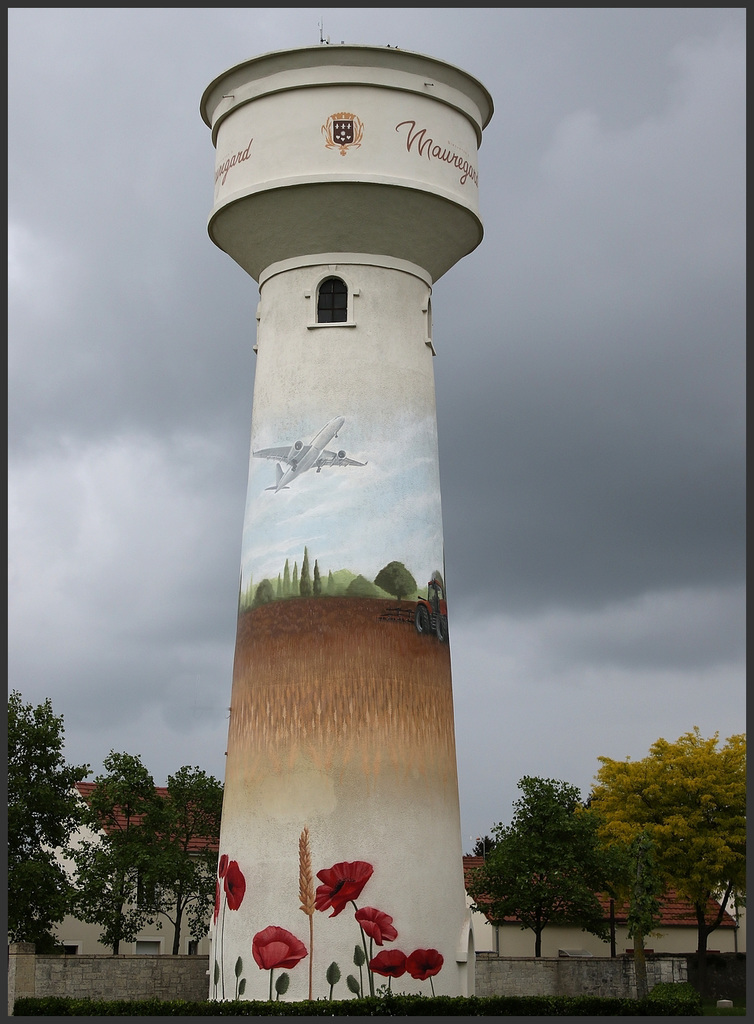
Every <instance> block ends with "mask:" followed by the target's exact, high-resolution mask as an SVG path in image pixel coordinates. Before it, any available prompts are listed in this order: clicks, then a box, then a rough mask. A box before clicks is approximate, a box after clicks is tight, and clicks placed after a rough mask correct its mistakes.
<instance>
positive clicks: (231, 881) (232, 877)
mask: <svg viewBox="0 0 754 1024" xmlns="http://www.w3.org/2000/svg"><path fill="white" fill-rule="evenodd" d="M223 886H224V887H225V895H226V896H227V898H228V910H238V908H239V907H240V906H241V904H242V903H243V898H244V894H245V893H246V879H245V878H244V876H243V872H242V871H241V869H240V868H239V866H238V861H237V860H231V861H229V862H228V867H227V868H226V870H225V875H224V876H223Z"/></svg>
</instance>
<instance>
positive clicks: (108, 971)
mask: <svg viewBox="0 0 754 1024" xmlns="http://www.w3.org/2000/svg"><path fill="white" fill-rule="evenodd" d="M8 952H9V955H8V1014H9V1015H11V1014H12V1012H13V1002H14V1000H15V999H20V998H22V997H24V996H38V997H40V998H44V997H45V996H71V997H77V998H85V997H89V998H91V999H153V998H156V999H186V1000H198V1001H200V1002H203V1001H204V1000H206V999H207V997H208V992H209V977H208V974H207V971H208V968H209V958H208V957H206V956H185V955H184V956H134V955H126V956H105V955H93V954H92V955H90V954H83V955H79V956H48V955H43V954H40V955H39V956H35V953H34V946H32V945H30V944H28V943H16V944H14V945H12V946H10V947H9V951H8ZM694 959H695V958H694V957H693V956H691V957H688V956H684V955H681V956H670V955H668V956H663V955H660V954H658V955H655V956H648V957H647V980H648V983H649V987H650V988H652V987H654V985H656V984H658V983H659V982H682V981H691V982H692V983H694V982H695V980H696V978H695V976H694V975H695V971H694V969H693V968H694V964H693V963H692V964H691V965H690V966H691V970H690V969H689V960H692V961H693V960H694ZM721 959H725V960H726V963H725V965H724V967H725V969H724V970H723V969H722V968H721V967H720V966H719V964H718V963H717V960H721ZM745 967H746V957H745V956H744V955H743V954H738V955H733V954H731V956H730V957H727V958H721V957H719V956H718V957H717V958H714V957H712V956H710V958H709V965H708V977H709V982H710V984H709V987H710V989H713V990H714V992H715V995H718V988H719V995H720V997H721V998H722V997H724V998H737V997H738V996H740V995H743V994H745V991H746V987H745V979H744V973H745ZM723 976H724V977H723ZM713 979H714V983H713ZM476 995H477V996H480V997H483V996H498V995H505V996H581V995H589V996H608V997H619V998H626V997H628V998H633V997H635V996H636V979H635V974H634V961H633V959H632V958H631V957H616V958H614V959H611V958H610V957H584V958H575V957H574V958H569V957H540V958H539V959H537V958H534V957H501V956H498V955H497V954H496V953H477V955H476Z"/></svg>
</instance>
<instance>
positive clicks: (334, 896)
mask: <svg viewBox="0 0 754 1024" xmlns="http://www.w3.org/2000/svg"><path fill="white" fill-rule="evenodd" d="M373 871H374V868H373V867H372V865H371V864H367V862H366V861H365V860H353V861H341V862H340V864H333V866H332V867H331V868H323V870H322V871H318V872H317V878H319V879H320V880H321V881H322V882H323V883H324V884H323V885H318V886H317V892H316V895H315V902H314V905H315V907H316V908H317V910H327V909H328V908H329V907H332V914H330V917H337V916H338V914H339V913H340V912H341V910H343V909H344V907H345V906H346V904H348V903H349V902H350V901H351V900H355V899H358V898H359V896H360V895H361V890H362V889H363V888H364V886H365V885H366V884H367V882H368V881H369V879H370V878H371V877H372V872H373Z"/></svg>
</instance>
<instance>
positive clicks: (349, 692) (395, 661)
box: [228, 597, 456, 790]
mask: <svg viewBox="0 0 754 1024" xmlns="http://www.w3.org/2000/svg"><path fill="white" fill-rule="evenodd" d="M394 606H395V602H394V601H393V602H392V603H391V602H386V601H384V600H379V599H369V598H337V597H319V598H310V599H306V598H294V599H292V600H287V601H274V602H271V603H270V604H267V605H263V606H261V607H260V608H256V609H252V610H251V611H248V612H244V613H242V614H241V615H240V616H239V621H238V632H237V639H236V652H235V661H234V667H233V691H232V698H231V709H230V725H229V738H228V749H229V751H230V750H232V751H233V756H234V760H236V759H237V760H238V762H242V763H243V765H244V774H245V776H246V778H247V779H249V778H250V777H254V776H256V777H257V778H259V777H264V776H269V775H270V774H276V773H284V772H286V771H290V770H292V769H293V768H294V766H295V765H296V763H297V762H298V761H300V760H302V759H303V760H305V761H306V762H307V763H308V764H310V765H311V766H312V767H314V768H316V769H318V770H321V771H324V772H327V773H328V774H334V775H336V776H337V775H339V774H341V773H346V772H353V771H354V770H357V771H358V772H359V774H362V775H363V777H364V778H365V779H366V780H367V781H369V780H370V779H372V780H374V779H376V778H377V776H379V774H380V772H381V770H382V769H383V768H386V767H388V766H390V767H391V768H392V769H393V770H394V771H395V772H397V774H398V776H399V777H400V776H401V775H403V776H405V777H406V778H407V779H408V778H411V779H416V778H417V776H424V777H425V778H426V780H427V782H428V784H431V786H432V788H433V789H435V790H436V789H438V788H439V787H443V786H444V785H447V784H450V785H452V786H453V787H455V785H456V759H455V736H454V725H453V696H452V688H451V671H450V651H449V647H448V644H447V643H441V642H440V641H439V640H438V639H437V638H436V637H434V636H427V635H420V634H418V633H417V632H416V630H415V628H414V626H413V623H412V621H396V620H395V619H393V620H392V621H391V620H385V619H381V618H380V616H381V615H385V614H386V612H387V611H388V609H389V608H391V607H394ZM403 608H404V609H405V610H406V611H408V610H409V609H410V608H412V605H411V604H410V603H409V602H404V603H403ZM229 767H230V765H229Z"/></svg>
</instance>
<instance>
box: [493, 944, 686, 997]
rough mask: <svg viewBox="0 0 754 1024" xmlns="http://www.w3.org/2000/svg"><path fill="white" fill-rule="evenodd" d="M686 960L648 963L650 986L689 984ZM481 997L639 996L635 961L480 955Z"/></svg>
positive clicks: (660, 958) (650, 960) (655, 959)
mask: <svg viewBox="0 0 754 1024" xmlns="http://www.w3.org/2000/svg"><path fill="white" fill-rule="evenodd" d="M687 980H688V975H687V964H686V958H685V957H674V956H666V957H664V956H656V957H652V958H649V957H648V958H647V983H648V986H649V988H650V989H651V988H653V987H654V986H655V985H657V984H658V983H659V982H661V981H668V982H677V981H687ZM476 994H477V996H479V997H484V996H605V997H613V998H615V997H617V998H635V997H636V976H635V973H634V961H633V959H632V958H630V957H616V958H614V959H611V958H610V957H578V958H577V957H574V958H570V957H538V958H535V957H501V956H498V955H497V954H496V953H477V957H476Z"/></svg>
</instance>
